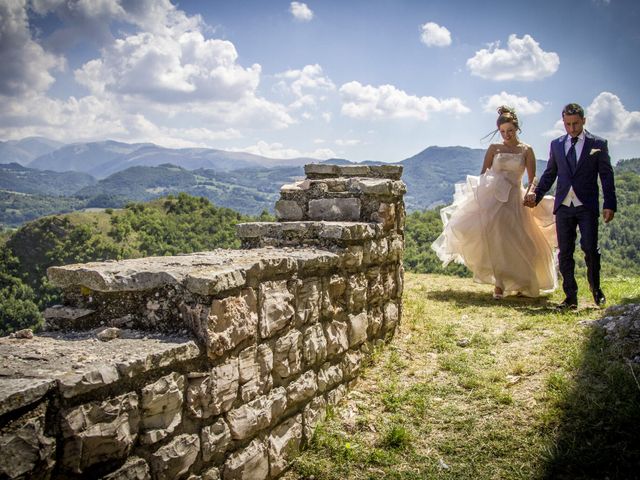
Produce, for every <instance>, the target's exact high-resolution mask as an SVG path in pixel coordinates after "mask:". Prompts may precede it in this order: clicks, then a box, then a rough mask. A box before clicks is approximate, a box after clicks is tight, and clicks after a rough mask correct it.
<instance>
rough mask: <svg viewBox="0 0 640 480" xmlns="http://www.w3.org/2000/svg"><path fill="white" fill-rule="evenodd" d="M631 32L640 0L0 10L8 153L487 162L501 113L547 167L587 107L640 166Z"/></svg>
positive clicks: (114, 4)
mask: <svg viewBox="0 0 640 480" xmlns="http://www.w3.org/2000/svg"><path fill="white" fill-rule="evenodd" d="M638 25H640V2H637V1H636V0H573V1H569V0H555V1H547V0H542V1H536V2H532V1H520V0H512V1H511V2H505V1H492V0H488V1H471V0H469V1H467V0H459V1H458V0H423V1H417V0H413V1H408V0H406V1H402V0H394V1H391V0H340V1H333V0H317V1H314V0H309V1H308V2H290V1H280V0H233V1H232V0H227V1H216V0H211V1H198V0H181V1H177V0H176V1H174V2H170V1H168V0H32V1H26V0H0V111H2V112H3V114H2V116H1V117H0V139H2V140H11V139H20V138H23V137H27V136H32V135H41V136H45V137H48V138H52V139H55V140H59V141H62V142H83V141H95V140H104V139H113V140H120V141H125V142H154V143H157V144H160V145H164V146H169V147H183V146H202V147H211V148H220V149H225V150H235V151H247V152H251V153H257V154H261V155H265V156H271V157H278V158H289V157H298V156H309V157H314V158H318V159H325V158H330V157H341V158H348V159H350V160H356V161H360V160H375V161H399V160H402V159H404V158H407V157H409V156H412V155H414V154H416V153H418V152H419V151H421V150H423V149H424V148H426V147H428V146H431V145H439V146H452V145H462V146H468V147H473V148H486V147H487V145H488V140H486V139H485V140H482V138H483V137H484V136H485V135H486V134H487V133H490V132H491V131H492V130H493V129H494V128H495V118H496V113H495V110H496V108H497V107H498V106H499V105H501V104H508V105H511V106H513V107H515V108H516V110H517V111H518V113H519V115H520V119H521V124H522V125H521V126H522V130H523V132H522V135H521V137H522V139H523V141H525V142H527V143H529V144H531V145H532V146H533V147H534V150H535V153H536V156H537V157H538V158H546V155H547V152H548V144H549V141H550V140H551V139H552V138H553V137H554V136H556V135H559V134H560V133H562V131H563V130H562V126H561V123H560V112H561V110H562V106H563V105H564V104H565V103H568V102H578V103H580V104H582V105H583V106H584V107H585V109H586V110H587V128H588V129H590V130H591V131H592V132H594V133H596V134H599V135H601V136H604V137H606V138H608V139H609V143H610V151H611V155H612V158H613V159H614V160H618V159H620V158H631V157H639V156H640V95H639V88H638V84H640V81H639V80H638V78H639V77H640V53H639V52H640V28H638ZM497 140H498V139H497V138H494V141H497Z"/></svg>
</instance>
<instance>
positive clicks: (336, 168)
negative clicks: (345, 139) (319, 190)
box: [304, 163, 403, 180]
mask: <svg viewBox="0 0 640 480" xmlns="http://www.w3.org/2000/svg"><path fill="white" fill-rule="evenodd" d="M402 169H403V166H402V165H390V164H381V165H360V164H355V165H329V164H318V163H311V164H308V165H305V166H304V173H305V175H306V177H307V178H308V179H318V178H331V177H334V178H335V177H370V178H388V179H391V180H400V177H401V176H402Z"/></svg>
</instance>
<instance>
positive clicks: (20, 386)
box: [0, 372, 56, 415]
mask: <svg viewBox="0 0 640 480" xmlns="http://www.w3.org/2000/svg"><path fill="white" fill-rule="evenodd" d="M12 373H13V372H12ZM55 386H56V381H55V380H53V379H38V378H5V377H0V415H4V414H5V413H7V412H10V411H12V410H17V409H19V408H22V407H25V406H27V405H30V404H32V403H34V402H37V401H38V400H40V399H41V398H42V397H44V396H45V395H46V394H47V392H49V390H51V389H52V388H55Z"/></svg>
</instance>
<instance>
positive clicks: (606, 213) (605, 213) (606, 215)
mask: <svg viewBox="0 0 640 480" xmlns="http://www.w3.org/2000/svg"><path fill="white" fill-rule="evenodd" d="M614 215H615V212H614V211H613V210H610V209H608V208H603V209H602V219H603V220H604V223H609V222H610V221H611V220H613V217H614Z"/></svg>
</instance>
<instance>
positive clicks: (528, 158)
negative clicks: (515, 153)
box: [524, 147, 536, 185]
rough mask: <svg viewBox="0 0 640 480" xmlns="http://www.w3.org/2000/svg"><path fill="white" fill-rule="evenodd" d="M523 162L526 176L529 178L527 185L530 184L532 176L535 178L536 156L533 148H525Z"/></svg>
mask: <svg viewBox="0 0 640 480" xmlns="http://www.w3.org/2000/svg"><path fill="white" fill-rule="evenodd" d="M524 162H525V165H526V167H527V177H528V179H529V185H531V184H532V183H533V180H534V178H536V156H535V154H534V153H533V148H531V147H529V148H527V151H526V152H525V154H524Z"/></svg>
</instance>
